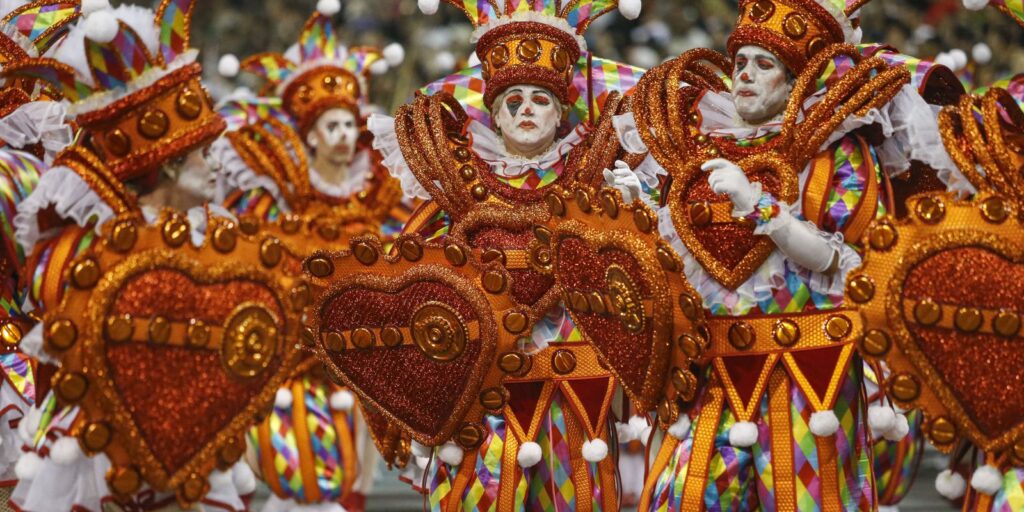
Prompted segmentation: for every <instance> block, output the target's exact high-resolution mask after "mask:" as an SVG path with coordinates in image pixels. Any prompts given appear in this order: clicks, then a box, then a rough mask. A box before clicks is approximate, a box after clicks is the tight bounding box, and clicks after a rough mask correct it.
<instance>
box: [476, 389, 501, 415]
mask: <svg viewBox="0 0 1024 512" xmlns="http://www.w3.org/2000/svg"><path fill="white" fill-rule="evenodd" d="M480 405H482V406H484V408H485V409H490V410H492V411H496V410H498V409H501V408H502V407H504V406H505V394H504V393H502V392H501V388H488V389H485V390H483V391H482V392H481V393H480Z"/></svg>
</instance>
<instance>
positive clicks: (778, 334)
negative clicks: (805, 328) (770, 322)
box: [772, 320, 800, 347]
mask: <svg viewBox="0 0 1024 512" xmlns="http://www.w3.org/2000/svg"><path fill="white" fill-rule="evenodd" d="M772 335H773V336H774V337H775V342H776V343H778V344H779V345H782V346H783V347H789V346H792V345H794V344H795V343H796V342H797V341H798V340H799V339H800V326H799V325H797V324H796V322H794V321H792V320H779V321H778V322H777V323H776V324H775V329H774V330H773V331H772Z"/></svg>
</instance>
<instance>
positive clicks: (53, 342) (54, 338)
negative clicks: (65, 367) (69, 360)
mask: <svg viewBox="0 0 1024 512" xmlns="http://www.w3.org/2000/svg"><path fill="white" fill-rule="evenodd" d="M77 340H78V329H77V328H76V327H75V324H73V323H71V320H56V321H54V322H53V323H52V324H50V327H49V328H48V329H47V330H46V341H47V342H48V343H49V345H50V346H52V347H54V348H56V349H57V350H67V349H69V348H71V346H72V345H74V344H75V341H77Z"/></svg>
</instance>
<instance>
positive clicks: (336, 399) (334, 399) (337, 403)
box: [331, 389, 356, 412]
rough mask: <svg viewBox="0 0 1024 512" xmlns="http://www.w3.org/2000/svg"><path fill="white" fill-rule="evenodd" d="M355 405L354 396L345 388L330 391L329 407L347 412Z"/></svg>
mask: <svg viewBox="0 0 1024 512" xmlns="http://www.w3.org/2000/svg"><path fill="white" fill-rule="evenodd" d="M355 405H356V396H355V395H353V394H352V392H351V391H349V390H347V389H340V390H338V391H335V392H334V393H331V409H334V410H335V411H341V412H349V411H351V410H352V407H354V406H355Z"/></svg>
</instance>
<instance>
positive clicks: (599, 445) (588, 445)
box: [583, 439, 608, 462]
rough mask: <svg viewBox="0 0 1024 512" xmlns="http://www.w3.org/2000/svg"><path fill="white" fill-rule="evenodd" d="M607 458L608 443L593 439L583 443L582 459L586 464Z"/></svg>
mask: <svg viewBox="0 0 1024 512" xmlns="http://www.w3.org/2000/svg"><path fill="white" fill-rule="evenodd" d="M607 456H608V443H606V442H604V441H602V440H600V439H594V440H591V441H587V442H585V443H583V458H584V459H586V460H587V462H601V461H602V460H604V458H605V457H607Z"/></svg>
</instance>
